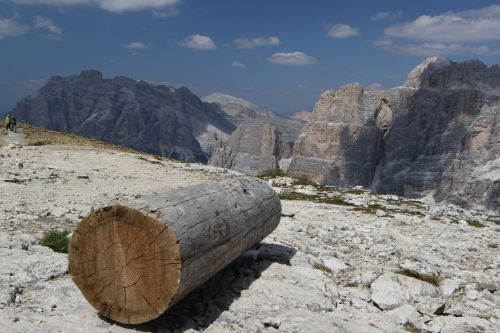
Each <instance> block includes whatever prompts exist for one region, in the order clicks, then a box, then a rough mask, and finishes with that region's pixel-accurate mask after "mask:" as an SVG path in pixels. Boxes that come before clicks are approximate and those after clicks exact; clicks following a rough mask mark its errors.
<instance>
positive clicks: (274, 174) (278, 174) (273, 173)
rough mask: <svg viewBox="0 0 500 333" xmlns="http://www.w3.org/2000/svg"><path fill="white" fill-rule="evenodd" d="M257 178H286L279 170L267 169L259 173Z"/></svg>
mask: <svg viewBox="0 0 500 333" xmlns="http://www.w3.org/2000/svg"><path fill="white" fill-rule="evenodd" d="M258 177H259V178H262V179H269V178H278V177H286V172H285V171H283V170H281V169H269V170H266V171H264V172H263V173H261V174H260V175H259V176H258Z"/></svg>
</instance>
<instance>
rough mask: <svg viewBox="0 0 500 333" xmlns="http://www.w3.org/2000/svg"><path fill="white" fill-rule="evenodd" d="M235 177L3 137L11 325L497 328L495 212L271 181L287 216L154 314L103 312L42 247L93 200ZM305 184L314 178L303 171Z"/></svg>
mask: <svg viewBox="0 0 500 333" xmlns="http://www.w3.org/2000/svg"><path fill="white" fill-rule="evenodd" d="M225 177H238V174H237V173H235V172H232V171H229V170H224V169H219V168H214V167H210V166H202V165H198V164H186V163H177V162H172V161H168V160H165V159H158V158H153V157H150V156H148V155H141V154H139V153H133V152H123V151H116V150H112V149H108V148H103V147H100V148H99V147H95V146H89V145H86V144H85V142H83V141H82V143H81V144H79V145H78V146H75V145H41V146H40V145H39V146H24V147H23V146H22V145H20V144H16V143H11V144H9V145H8V146H6V147H0V196H1V200H0V323H1V331H2V332H6V333H17V332H97V333H98V332H111V333H113V332H172V333H173V332H320V333H321V332H325V333H326V332H328V333H331V332H356V333H359V332H408V331H416V332H427V333H431V332H432V333H451V332H453V333H455V332H485V333H493V332H498V331H499V329H500V306H499V304H500V294H499V292H500V289H499V281H498V276H499V274H500V261H499V256H498V246H499V245H500V244H499V240H498V236H497V235H498V232H500V229H499V226H498V223H499V220H498V216H487V215H484V214H481V213H478V212H473V211H467V210H463V209H460V208H458V207H456V206H452V205H450V206H441V207H438V206H430V205H427V204H425V203H423V202H421V201H418V200H409V199H404V198H400V197H397V196H395V195H379V194H374V193H371V192H369V191H365V190H361V189H354V190H338V189H335V188H333V187H321V186H311V185H307V184H306V185H304V184H300V183H299V181H297V180H295V179H292V178H276V179H269V182H270V184H272V186H273V187H274V188H275V190H276V191H278V192H279V193H280V196H281V198H282V204H283V217H282V220H281V223H280V225H279V226H278V228H277V229H276V230H275V231H274V232H273V233H272V234H271V235H270V236H269V237H267V238H266V239H265V240H264V241H263V242H262V243H261V245H260V246H258V247H257V248H255V249H253V250H251V251H249V252H248V253H246V254H245V255H243V256H242V257H240V258H239V259H237V260H236V261H235V262H234V263H233V264H231V265H229V266H228V267H227V268H226V269H224V270H223V271H222V272H220V273H219V274H217V275H216V276H215V277H214V278H213V279H211V280H210V281H209V282H208V283H206V284H205V285H204V286H202V287H200V288H198V289H197V290H196V291H194V292H192V293H191V294H190V295H189V296H187V297H186V298H185V299H184V300H182V301H181V302H179V303H178V304H177V305H176V306H175V307H174V308H172V309H171V310H169V311H168V312H167V313H165V314H164V315H162V316H161V317H160V318H158V319H157V320H155V321H153V322H150V323H147V324H143V325H139V326H121V325H117V324H115V323H113V322H109V321H107V320H105V319H104V318H102V317H100V316H99V315H98V314H97V313H96V312H95V310H94V309H93V308H92V307H91V306H90V305H89V304H88V303H87V302H86V300H85V299H84V297H83V296H82V295H81V293H80V292H79V290H78V289H77V288H76V287H75V285H74V284H73V283H72V282H71V279H70V277H69V276H68V274H67V256H66V255H65V254H59V253H54V252H52V250H50V249H48V248H45V247H43V246H41V245H40V238H41V237H42V235H43V233H44V232H46V231H48V230H53V229H59V230H64V229H68V230H69V231H72V230H74V228H75V226H76V224H77V223H78V221H79V220H80V219H81V218H82V216H85V215H86V214H88V213H89V212H90V211H91V210H92V209H93V208H94V207H99V206H101V205H105V204H109V203H112V202H116V201H124V200H125V201H127V200H130V199H133V198H138V197H140V196H142V195H148V194H153V193H157V192H160V191H164V190H166V189H171V188H176V187H179V186H188V185H195V184H200V183H203V182H211V181H218V180H220V179H222V178H225ZM302 183H303V181H302Z"/></svg>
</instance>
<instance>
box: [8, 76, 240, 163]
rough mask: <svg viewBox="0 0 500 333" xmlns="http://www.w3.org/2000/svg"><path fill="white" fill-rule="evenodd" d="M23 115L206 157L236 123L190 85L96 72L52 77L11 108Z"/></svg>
mask: <svg viewBox="0 0 500 333" xmlns="http://www.w3.org/2000/svg"><path fill="white" fill-rule="evenodd" d="M13 113H14V114H15V115H17V117H18V119H19V120H22V121H25V122H28V123H30V124H34V125H37V126H40V127H44V128H48V129H53V130H57V131H63V132H69V133H75V134H79V135H84V136H87V137H91V138H94V139H99V140H103V141H107V142H111V143H115V144H119V145H123V146H127V147H131V148H135V149H139V150H143V151H146V152H151V153H155V154H158V155H162V156H167V157H172V158H175V159H180V160H185V161H201V162H203V161H206V160H207V159H208V157H209V156H210V155H211V153H212V149H213V147H214V146H215V143H216V141H217V140H219V139H221V138H225V137H227V136H228V135H229V134H230V133H231V132H232V131H233V130H234V129H235V128H236V126H234V125H233V124H232V123H231V122H230V121H228V120H227V119H226V117H225V115H224V114H223V113H221V112H220V111H218V110H217V109H216V108H214V107H211V106H208V105H207V104H206V103H203V102H202V101H201V100H200V99H199V98H198V97H196V96H195V95H193V94H192V93H191V92H190V91H189V90H188V89H187V88H185V87H182V88H178V89H176V88H172V87H166V86H154V85H151V84H149V83H147V82H145V81H136V80H132V79H129V78H125V77H116V78H114V79H103V77H102V74H101V73H99V72H98V71H93V70H91V71H83V72H82V73H81V74H80V75H75V76H70V77H65V78H63V77H53V78H51V79H50V80H49V82H48V83H47V84H46V85H45V86H44V87H43V88H41V89H40V91H39V92H38V93H37V94H36V95H34V96H30V97H27V98H25V99H24V100H22V101H21V102H20V103H18V105H17V107H16V108H15V109H14V110H13Z"/></svg>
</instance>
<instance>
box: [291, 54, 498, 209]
mask: <svg viewBox="0 0 500 333" xmlns="http://www.w3.org/2000/svg"><path fill="white" fill-rule="evenodd" d="M499 117H500V68H499V67H498V66H492V67H490V68H488V67H487V66H486V65H484V64H483V63H481V62H479V61H467V62H463V63H454V62H451V61H449V60H444V59H440V58H430V59H427V60H426V61H425V62H424V63H423V64H421V65H419V66H417V67H416V68H415V69H414V70H413V71H412V72H411V73H410V74H409V76H408V80H407V81H406V83H405V85H404V86H402V87H398V88H393V89H390V90H385V91H384V90H379V89H373V88H366V89H365V88H363V87H361V86H359V85H357V84H352V85H347V86H344V87H342V88H340V89H339V90H337V91H327V92H325V93H324V94H323V95H322V96H321V98H320V100H319V101H318V103H317V104H316V107H315V109H314V113H313V116H312V118H311V120H310V122H309V124H308V126H307V128H306V129H305V131H304V133H303V134H302V135H301V136H300V138H299V140H298V142H297V143H296V144H295V147H294V153H293V158H292V161H291V164H290V167H289V172H290V173H291V174H295V175H302V176H307V177H309V178H310V179H312V180H315V181H318V182H320V183H322V184H330V185H336V186H342V187H350V186H355V185H362V186H366V187H372V189H374V190H376V191H378V192H384V193H396V194H399V195H405V196H412V197H414V196H422V195H426V194H432V195H433V198H434V199H435V200H437V201H442V200H447V201H450V202H453V203H457V204H461V205H463V206H470V205H475V206H477V205H479V206H483V207H486V208H490V209H498V207H499V206H500V202H499V197H500V196H499V193H500V171H499V165H500V148H499V147H500V144H499V143H500V136H499V133H500V123H499Z"/></svg>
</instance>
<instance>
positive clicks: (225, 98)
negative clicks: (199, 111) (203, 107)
mask: <svg viewBox="0 0 500 333" xmlns="http://www.w3.org/2000/svg"><path fill="white" fill-rule="evenodd" d="M201 100H202V101H204V102H207V103H215V104H220V105H227V104H235V105H239V106H242V107H244V108H247V109H255V108H258V106H257V105H255V104H253V103H251V102H249V101H247V100H244V99H243V98H239V97H234V96H231V95H227V94H222V93H214V94H211V95H208V96H205V97H203V98H202V99H201Z"/></svg>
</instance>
